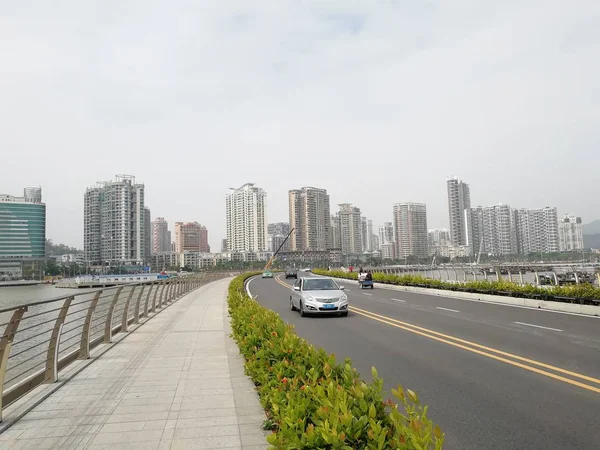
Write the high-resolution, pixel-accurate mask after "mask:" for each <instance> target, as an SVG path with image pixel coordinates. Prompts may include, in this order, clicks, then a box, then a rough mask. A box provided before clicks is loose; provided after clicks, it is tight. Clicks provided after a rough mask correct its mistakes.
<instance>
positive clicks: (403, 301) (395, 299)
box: [391, 298, 406, 303]
mask: <svg viewBox="0 0 600 450" xmlns="http://www.w3.org/2000/svg"><path fill="white" fill-rule="evenodd" d="M391 300H393V301H395V302H400V303H406V300H402V299H399V298H392V299H391Z"/></svg>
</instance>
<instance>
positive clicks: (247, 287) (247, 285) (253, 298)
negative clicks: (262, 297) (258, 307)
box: [246, 277, 258, 300]
mask: <svg viewBox="0 0 600 450" xmlns="http://www.w3.org/2000/svg"><path fill="white" fill-rule="evenodd" d="M255 279H256V277H252V278H250V279H249V280H248V282H247V283H246V293H247V294H248V297H250V298H251V299H252V300H256V299H257V298H258V295H254V296H253V295H252V292H250V283H252V282H253V281H254V280H255Z"/></svg>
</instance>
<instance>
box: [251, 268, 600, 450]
mask: <svg viewBox="0 0 600 450" xmlns="http://www.w3.org/2000/svg"><path fill="white" fill-rule="evenodd" d="M300 276H308V274H302V273H301V274H300ZM281 277H282V276H281V275H279V276H278V277H277V278H276V279H264V280H263V279H261V278H255V279H253V280H251V281H250V283H249V285H248V287H249V290H250V292H251V293H252V295H254V296H257V301H259V302H260V303H261V304H263V305H264V306H266V307H268V308H270V309H272V310H274V311H276V312H277V313H279V314H280V315H281V317H282V318H283V320H285V321H286V322H288V323H290V324H293V325H294V326H295V327H296V332H297V333H298V334H299V335H300V336H302V337H303V338H305V339H306V340H307V341H309V342H311V343H313V344H315V345H317V346H321V347H323V348H325V349H326V350H327V351H328V352H331V353H334V354H335V355H336V356H337V358H338V360H339V361H342V360H343V359H344V358H346V357H350V358H352V361H353V365H354V366H355V367H356V368H357V369H358V370H359V372H360V373H361V374H363V376H364V377H365V378H367V379H368V378H369V376H370V369H371V366H375V367H376V368H377V370H378V372H379V374H380V376H381V377H382V378H383V379H384V382H385V388H386V390H388V391H389V390H390V389H391V388H393V387H396V386H397V384H399V383H400V384H402V385H403V386H404V387H405V388H410V389H413V390H414V391H416V392H417V393H418V394H419V396H420V398H421V401H422V403H424V404H427V405H429V407H430V410H429V411H430V416H431V417H432V418H433V420H434V421H435V422H436V423H438V424H439V425H440V426H441V427H442V429H443V430H444V432H445V433H446V436H447V437H446V446H445V448H447V449H498V450H506V449H538V448H539V449H545V450H550V449H557V450H558V449H561V450H564V449H566V448H569V449H579V450H583V449H597V448H598V436H599V433H600V429H599V428H598V423H599V420H600V419H599V418H600V319H598V318H594V317H583V316H577V315H569V314H559V313H553V312H548V311H540V310H533V309H526V308H517V307H510V306H503V305H496V304H489V303H481V302H473V301H467V300H460V299H452V298H447V297H439V296H429V295H423V294H412V293H406V292H399V291H394V290H389V289H383V288H381V289H377V288H375V289H373V290H370V289H369V290H362V291H361V290H360V289H359V288H358V287H357V286H356V285H353V284H351V283H350V282H346V284H344V282H342V281H341V282H339V283H340V284H342V285H345V286H346V289H347V294H348V299H349V302H350V305H351V312H350V315H349V316H348V317H346V318H342V317H309V318H301V317H300V315H299V314H298V313H297V312H292V311H290V309H289V294H290V289H289V287H287V285H286V283H287V284H288V285H291V283H292V281H293V280H288V281H286V280H285V279H283V280H282V279H281ZM390 397H391V393H390Z"/></svg>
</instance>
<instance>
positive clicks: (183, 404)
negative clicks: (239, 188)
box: [0, 279, 268, 450]
mask: <svg viewBox="0 0 600 450" xmlns="http://www.w3.org/2000/svg"><path fill="white" fill-rule="evenodd" d="M229 281H230V280H229V279H227V280H221V281H217V282H214V283H212V284H209V285H207V286H205V287H202V288H200V289H198V290H196V291H195V292H192V293H191V294H189V295H187V296H186V297H184V298H182V299H181V300H179V301H177V302H176V303H174V304H173V305H171V306H169V307H168V308H166V309H165V310H164V311H162V312H161V313H160V314H158V315H156V316H155V317H153V318H152V319H151V320H149V321H148V322H147V323H145V324H144V325H143V326H141V327H140V328H139V329H137V330H135V331H134V332H132V333H131V334H130V335H129V336H127V338H126V339H125V340H124V341H122V342H120V343H119V344H117V345H115V347H114V348H113V349H111V350H110V351H109V352H107V353H106V354H104V355H102V356H101V357H100V358H99V359H98V360H97V361H95V362H94V363H93V364H91V365H90V366H89V367H87V368H86V369H84V370H83V371H82V372H81V373H79V374H78V375H76V376H75V377H74V378H73V379H72V380H71V381H69V382H68V383H66V384H65V386H63V387H62V388H61V389H59V390H58V391H56V392H55V393H53V394H52V395H51V396H50V397H48V398H47V399H46V400H44V401H43V402H42V403H41V404H39V405H38V406H36V407H35V408H34V409H33V410H32V411H31V412H29V413H28V414H27V415H26V416H25V417H23V418H22V419H21V420H20V421H18V422H16V423H15V424H14V425H13V426H12V427H11V428H9V429H8V430H7V431H5V432H4V433H2V434H0V449H36V450H42V449H61V450H75V449H77V450H79V449H90V450H101V449H102V450H105V449H106V450H120V449H123V450H125V449H127V450H137V449H140V450H142V449H143V450H157V449H160V450H166V449H171V450H183V449H204V450H208V449H217V448H219V449H223V448H226V449H243V450H258V449H265V448H268V444H267V442H266V439H265V432H264V431H263V430H262V423H263V420H264V418H265V415H264V412H263V410H262V408H261V406H260V403H259V401H258V396H257V395H256V391H255V390H254V385H253V383H252V382H251V381H250V380H249V379H248V377H246V376H245V375H244V369H243V359H242V357H241V356H240V355H239V352H238V348H237V346H236V344H235V343H234V342H233V341H232V340H231V339H230V338H229V337H228V333H229V330H230V329H229V321H228V319H227V308H226V303H225V295H226V291H227V286H228V284H229Z"/></svg>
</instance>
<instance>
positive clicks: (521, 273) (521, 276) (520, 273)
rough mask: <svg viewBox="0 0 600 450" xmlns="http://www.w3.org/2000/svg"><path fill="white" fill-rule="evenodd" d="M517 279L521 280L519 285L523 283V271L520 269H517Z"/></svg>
mask: <svg viewBox="0 0 600 450" xmlns="http://www.w3.org/2000/svg"><path fill="white" fill-rule="evenodd" d="M519 280H521V286H522V285H524V284H525V281H524V280H523V272H522V271H521V270H519Z"/></svg>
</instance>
